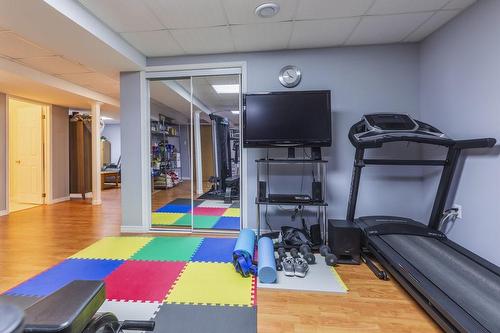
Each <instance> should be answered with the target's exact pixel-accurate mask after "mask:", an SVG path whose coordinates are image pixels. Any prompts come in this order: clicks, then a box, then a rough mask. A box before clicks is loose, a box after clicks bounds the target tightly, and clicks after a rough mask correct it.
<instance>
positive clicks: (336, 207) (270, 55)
mask: <svg viewBox="0 0 500 333" xmlns="http://www.w3.org/2000/svg"><path fill="white" fill-rule="evenodd" d="M418 58H419V52H418V46H417V45H414V44H406V45H392V46H367V47H347V48H329V49H314V50H299V51H285V52H261V53H247V54H225V55H211V56H192V57H175V58H153V59H149V61H148V65H150V66H152V65H174V64H193V63H208V62H230V61H246V62H247V72H248V78H247V80H248V82H247V83H248V91H249V92H255V91H275V90H285V88H283V87H282V86H281V85H280V84H279V81H278V73H279V70H280V69H281V67H283V66H284V65H288V64H294V65H297V66H299V67H300V68H301V70H302V72H303V75H304V76H303V81H302V83H301V84H300V85H299V86H298V87H297V88H295V89H296V90H312V89H331V90H332V96H333V98H332V112H333V113H332V123H333V142H334V143H333V146H332V147H331V148H328V149H324V150H323V153H324V157H325V158H327V159H328V160H329V161H330V162H329V164H328V179H329V180H328V191H329V193H328V201H329V204H330V207H329V208H328V217H329V218H338V217H344V216H345V214H346V209H347V197H348V193H349V185H350V178H351V169H352V163H353V158H354V148H353V147H352V146H351V144H350V143H349V141H348V139H347V133H348V130H349V127H350V126H351V125H352V124H353V123H355V122H356V121H357V120H359V119H360V118H361V116H362V115H363V114H365V113H372V112H406V113H409V114H411V115H414V116H417V118H418V111H419V108H418V91H419V87H418V84H419V71H418V70H419V59H418ZM137 75H138V74H137ZM129 88H132V85H130V86H125V85H122V92H121V96H127V100H128V99H129V96H132V95H133V93H134V92H132V91H129V90H128V89H129ZM134 89H138V86H137V85H135V87H134ZM135 94H136V95H137V92H135ZM131 102H132V101H131ZM124 103H125V101H122V106H123V105H124ZM133 103H134V105H135V104H137V101H133ZM130 111H131V112H132V109H131V110H130ZM133 111H134V112H137V109H135V110H133ZM122 138H123V135H122ZM399 148H400V147H398V148H397V149H396V150H397V151H401V152H403V151H407V150H406V149H399ZM388 150H389V151H390V152H391V151H392V152H393V151H394V149H391V148H389V149H388ZM129 153H130V154H131V156H130V158H132V156H135V157H137V153H138V152H137V151H135V150H132V149H131V150H130V152H129ZM264 153H265V152H263V151H262V150H255V149H252V150H249V157H248V161H249V162H248V165H247V168H248V177H249V179H248V185H249V188H248V189H243V191H247V192H248V202H247V205H248V209H249V220H248V224H249V225H250V226H251V227H254V226H255V223H256V207H255V204H254V198H255V194H256V186H255V177H256V172H255V163H254V159H255V158H259V157H261V156H263V154H264ZM417 153H418V151H416V150H415V149H413V147H411V148H410V152H409V154H410V155H414V154H417ZM276 154H284V151H283V150H279V151H277V152H276ZM124 156H125V152H124ZM135 171H138V170H135ZM279 173H281V172H279ZM300 174H301V172H299V173H298V174H297V175H300ZM139 176H140V175H139V174H134V177H137V178H138V177H139ZM421 176H422V173H421V170H420V169H414V170H408V169H404V170H401V169H391V168H387V169H384V170H379V169H377V170H375V169H371V170H370V169H367V170H366V172H365V177H364V183H363V184H362V186H361V197H360V205H359V207H360V209H359V212H360V213H359V214H368V213H369V214H378V213H385V214H400V215H404V216H409V217H413V218H420V217H422V215H424V214H425V212H424V211H423V209H421V207H420V205H418V204H415V205H408V202H415V203H418V202H419V201H420V200H421V197H422V181H421V180H422V179H421ZM299 179H300V177H293V178H290V177H288V178H275V181H273V184H280V185H273V186H282V185H283V184H288V185H289V186H290V187H293V189H294V190H295V191H297V190H298V187H299V186H300V184H298V183H299ZM305 186H308V187H309V186H310V183H309V184H306V185H305ZM124 190H125V189H124ZM133 190H134V189H133V188H131V189H130V191H131V194H132V191H133ZM284 190H287V189H286V188H285V189H284ZM290 190H291V189H290ZM276 191H278V189H277V190H276ZM130 198H131V199H130V201H128V200H125V201H124V202H123V204H124V205H127V207H128V208H127V210H129V209H133V210H134V211H135V210H137V209H139V208H140V207H139V206H134V205H135V204H134V202H133V201H132V198H133V196H132V195H130ZM130 221H131V220H130ZM131 222H132V221H131ZM133 223H135V224H136V225H137V224H139V223H141V221H139V220H135V221H134V222H133Z"/></svg>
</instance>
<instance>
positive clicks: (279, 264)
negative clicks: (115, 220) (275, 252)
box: [276, 259, 283, 272]
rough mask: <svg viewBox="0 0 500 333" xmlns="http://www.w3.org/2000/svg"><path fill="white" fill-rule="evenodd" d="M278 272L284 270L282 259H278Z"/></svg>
mask: <svg viewBox="0 0 500 333" xmlns="http://www.w3.org/2000/svg"><path fill="white" fill-rule="evenodd" d="M276 270H277V271H278V272H281V271H282V270H283V264H281V260H280V259H276Z"/></svg>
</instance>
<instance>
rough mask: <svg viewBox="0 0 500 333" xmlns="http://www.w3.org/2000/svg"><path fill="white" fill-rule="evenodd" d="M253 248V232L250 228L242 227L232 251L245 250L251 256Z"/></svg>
mask: <svg viewBox="0 0 500 333" xmlns="http://www.w3.org/2000/svg"><path fill="white" fill-rule="evenodd" d="M254 249H255V233H254V232H253V230H251V229H243V230H241V231H240V235H239V237H238V240H237V241H236V245H235V246H234V251H233V253H234V252H236V251H245V252H247V253H248V254H249V255H250V258H253V252H254Z"/></svg>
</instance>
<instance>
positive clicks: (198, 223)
mask: <svg viewBox="0 0 500 333" xmlns="http://www.w3.org/2000/svg"><path fill="white" fill-rule="evenodd" d="M219 218H220V216H207V215H195V216H194V227H195V228H198V229H212V228H213V227H214V225H215V224H216V223H217V221H218V220H219ZM171 225H176V226H191V214H186V215H184V216H183V217H181V218H180V219H178V220H177V221H175V222H174V223H172V224H171Z"/></svg>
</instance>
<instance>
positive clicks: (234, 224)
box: [212, 216, 240, 230]
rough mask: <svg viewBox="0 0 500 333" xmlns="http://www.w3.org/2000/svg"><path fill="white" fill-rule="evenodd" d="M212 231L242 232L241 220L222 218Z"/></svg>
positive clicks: (237, 218) (228, 217) (229, 217)
mask: <svg viewBox="0 0 500 333" xmlns="http://www.w3.org/2000/svg"><path fill="white" fill-rule="evenodd" d="M212 229H226V230H240V218H239V217H231V216H222V217H221V218H220V219H219V220H218V221H217V223H215V225H214V226H213V227H212Z"/></svg>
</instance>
